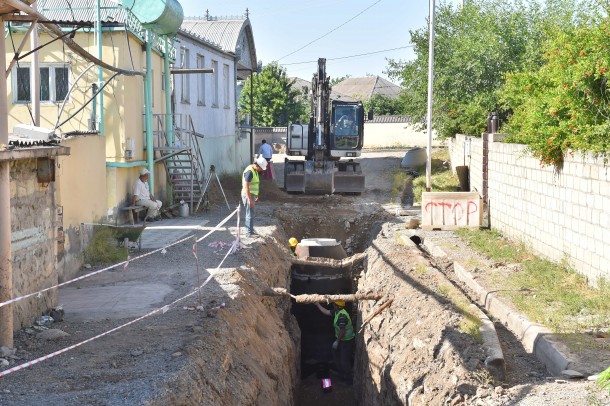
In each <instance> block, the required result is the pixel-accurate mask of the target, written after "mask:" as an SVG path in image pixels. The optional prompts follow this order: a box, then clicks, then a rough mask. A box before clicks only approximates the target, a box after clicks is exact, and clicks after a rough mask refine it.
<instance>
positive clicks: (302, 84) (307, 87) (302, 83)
mask: <svg viewBox="0 0 610 406" xmlns="http://www.w3.org/2000/svg"><path fill="white" fill-rule="evenodd" d="M289 80H294V84H293V85H292V88H293V89H296V90H298V91H299V92H301V93H302V95H303V96H302V97H303V99H304V100H306V101H307V102H308V103H309V92H310V91H311V82H310V81H308V80H305V79H301V78H297V77H292V78H289ZM330 98H331V99H333V100H343V101H356V99H353V98H351V97H349V96H347V95H345V94H342V93H339V92H337V91H335V88H334V86H333V88H332V89H331V93H330Z"/></svg>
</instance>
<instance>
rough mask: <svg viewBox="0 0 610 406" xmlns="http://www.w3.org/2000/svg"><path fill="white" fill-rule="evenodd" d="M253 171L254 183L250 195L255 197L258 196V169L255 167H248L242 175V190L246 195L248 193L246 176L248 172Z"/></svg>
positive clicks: (251, 184)
mask: <svg viewBox="0 0 610 406" xmlns="http://www.w3.org/2000/svg"><path fill="white" fill-rule="evenodd" d="M248 171H251V172H252V181H250V194H251V195H254V196H258V184H259V181H258V171H257V170H256V169H254V166H253V165H248V167H247V168H246V169H244V173H242V174H241V187H242V190H243V191H244V193H246V180H245V179H244V176H245V175H246V172H248Z"/></svg>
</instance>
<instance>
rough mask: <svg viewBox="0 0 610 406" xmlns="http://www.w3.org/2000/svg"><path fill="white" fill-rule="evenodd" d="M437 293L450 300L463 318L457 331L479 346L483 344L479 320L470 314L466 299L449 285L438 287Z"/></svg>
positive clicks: (473, 314) (476, 316)
mask: <svg viewBox="0 0 610 406" xmlns="http://www.w3.org/2000/svg"><path fill="white" fill-rule="evenodd" d="M438 292H439V294H440V295H442V296H444V297H446V298H447V299H448V300H450V301H451V303H453V304H454V305H455V306H456V307H457V309H458V311H459V312H460V313H461V314H462V316H463V317H462V320H460V323H459V324H458V330H459V331H461V332H462V333H464V334H468V335H469V336H471V337H473V338H474V339H475V340H476V342H478V343H479V344H481V343H483V338H482V337H481V319H479V317H478V315H476V314H475V313H473V312H472V310H471V306H470V302H469V301H468V299H467V298H465V297H464V295H462V294H461V293H460V292H459V291H458V290H457V289H456V288H455V287H453V286H451V285H446V284H443V285H440V286H439V287H438Z"/></svg>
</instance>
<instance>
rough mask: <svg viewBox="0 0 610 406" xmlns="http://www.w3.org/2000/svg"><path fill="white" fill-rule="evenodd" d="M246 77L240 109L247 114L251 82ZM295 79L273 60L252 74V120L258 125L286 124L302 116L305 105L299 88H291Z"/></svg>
mask: <svg viewBox="0 0 610 406" xmlns="http://www.w3.org/2000/svg"><path fill="white" fill-rule="evenodd" d="M251 80H253V79H252V76H250V77H248V79H247V80H246V82H245V84H244V88H243V90H242V92H241V98H240V100H239V108H240V109H241V111H242V112H243V113H244V114H250V81H251ZM293 84H294V80H290V79H288V76H287V75H286V70H285V69H284V68H283V67H282V66H280V65H278V64H277V63H276V62H273V63H270V64H268V65H266V66H265V67H263V69H262V71H261V72H260V73H255V74H254V81H253V82H252V86H253V95H254V100H253V105H254V117H253V118H254V123H255V125H258V126H279V125H286V123H287V122H288V121H295V120H297V119H299V118H301V117H302V116H304V115H305V105H304V103H303V101H302V99H301V98H300V97H299V95H300V90H299V89H295V88H294V87H293Z"/></svg>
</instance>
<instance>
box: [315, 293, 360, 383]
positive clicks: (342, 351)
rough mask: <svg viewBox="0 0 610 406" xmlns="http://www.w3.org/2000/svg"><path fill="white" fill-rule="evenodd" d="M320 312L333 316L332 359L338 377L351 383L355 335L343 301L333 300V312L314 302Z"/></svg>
mask: <svg viewBox="0 0 610 406" xmlns="http://www.w3.org/2000/svg"><path fill="white" fill-rule="evenodd" d="M316 306H317V307H318V309H319V310H320V312H321V313H322V314H324V315H326V316H331V317H333V327H334V328H335V341H334V342H333V345H332V349H333V359H334V361H335V366H336V367H337V369H338V371H339V379H340V380H342V381H344V382H346V383H347V384H348V385H351V384H352V382H353V377H352V357H353V355H354V350H355V340H354V338H355V337H356V335H355V334H354V326H353V324H352V319H351V317H350V315H349V313H348V312H347V310H345V302H340V301H337V302H333V312H331V311H330V310H328V309H326V308H325V307H323V306H322V305H320V303H316Z"/></svg>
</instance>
